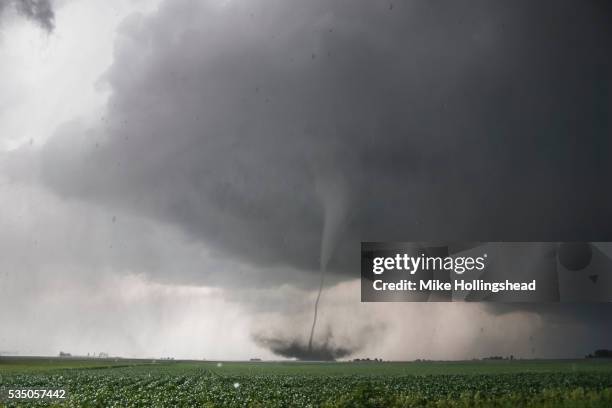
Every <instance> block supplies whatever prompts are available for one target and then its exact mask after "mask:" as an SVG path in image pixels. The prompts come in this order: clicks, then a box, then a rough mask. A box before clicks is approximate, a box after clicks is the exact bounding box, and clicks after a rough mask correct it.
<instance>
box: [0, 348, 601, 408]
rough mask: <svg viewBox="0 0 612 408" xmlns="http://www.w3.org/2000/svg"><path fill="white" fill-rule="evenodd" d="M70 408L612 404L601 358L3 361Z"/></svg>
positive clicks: (6, 369) (12, 384)
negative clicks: (58, 392) (60, 394)
mask: <svg viewBox="0 0 612 408" xmlns="http://www.w3.org/2000/svg"><path fill="white" fill-rule="evenodd" d="M1 387H4V388H5V389H6V388H58V387H63V388H66V389H67V390H68V391H69V396H68V399H67V400H65V401H62V402H58V401H44V402H38V403H34V402H32V401H28V402H24V403H21V405H19V404H16V403H14V402H11V403H7V402H6V401H5V402H4V405H2V403H0V406H32V405H35V406H72V407H80V406H85V407H109V406H115V407H176V406H185V407H190V406H204V407H217V406H219V407H223V406H233V407H287V406H297V407H301V406H311V407H316V406H323V407H472V406H476V407H489V406H494V407H522V406H525V407H611V406H612V362H611V361H606V360H557V361H534V360H531V361H516V360H515V361H469V362H402V363H400V362H398V363H393V362H389V363H372V362H368V363H365V362H362V363H297V362H252V363H251V362H196V361H192V362H190V361H163V362H162V361H160V362H152V361H151V360H123V359H119V360H114V359H106V360H100V359H95V360H94V359H92V360H87V359H72V358H70V359H57V358H6V357H5V358H0V388H1Z"/></svg>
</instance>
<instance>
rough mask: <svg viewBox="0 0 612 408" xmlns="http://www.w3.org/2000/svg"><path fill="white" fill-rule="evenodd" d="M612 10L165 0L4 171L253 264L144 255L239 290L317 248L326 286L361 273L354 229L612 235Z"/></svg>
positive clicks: (362, 232) (368, 236) (291, 266)
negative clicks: (87, 108) (75, 103)
mask: <svg viewBox="0 0 612 408" xmlns="http://www.w3.org/2000/svg"><path fill="white" fill-rule="evenodd" d="M24 4H26V3H24ZM37 4H38V3H37ZM51 16H52V14H51ZM611 19H612V12H611V10H610V6H609V5H608V3H607V2H604V1H595V0H593V1H569V0H563V1H541V2H537V3H534V2H531V1H515V2H512V3H510V2H491V1H485V0H474V1H470V2H463V3H461V4H459V3H457V2H432V1H421V0H415V1H410V2H402V3H397V2H394V3H385V2H370V1H365V0H357V1H348V0H331V1H323V0H314V1H309V2H300V1H297V0H295V1H287V0H266V1H264V0H255V1H248V2H247V1H228V2H220V1H203V2H193V1H187V0H176V1H165V2H163V3H162V4H161V6H160V8H159V10H157V11H156V12H155V13H152V14H149V15H137V14H136V15H132V16H130V17H129V18H127V19H126V20H125V21H124V22H123V23H122V25H121V28H120V31H119V33H118V37H117V40H116V42H115V51H114V60H113V63H112V65H111V66H110V68H109V69H108V71H107V72H106V74H105V75H104V77H103V78H101V79H100V83H101V84H103V85H106V86H108V89H109V91H110V96H109V99H108V103H107V105H106V108H105V110H104V111H103V112H101V113H100V115H99V117H97V118H96V120H94V121H74V122H72V123H67V124H65V125H64V126H62V127H61V128H59V129H57V130H56V132H55V134H54V135H53V136H52V137H51V138H50V139H49V140H48V142H47V143H46V144H45V145H44V146H42V147H41V148H40V149H36V151H35V152H29V150H28V151H27V152H25V150H26V149H22V151H17V152H14V153H11V154H10V158H9V160H7V162H6V163H5V165H4V167H5V168H4V170H3V171H5V172H6V173H7V174H9V176H10V177H11V178H15V179H19V178H20V177H21V178H24V177H25V176H24V175H23V173H24V171H23V170H22V169H23V168H24V166H25V167H27V168H28V169H29V170H30V169H33V170H32V173H33V174H34V175H33V176H32V177H33V178H34V179H35V180H36V182H38V183H39V184H40V185H42V186H43V187H44V188H45V189H49V190H50V191H52V192H53V194H56V195H57V196H59V197H62V198H63V199H67V200H75V201H77V202H80V203H86V204H92V205H95V206H101V207H103V208H104V209H105V211H107V212H108V213H109V214H113V216H114V215H115V214H116V216H117V218H118V219H123V217H127V218H129V217H132V216H136V215H137V216H138V217H144V218H146V219H150V220H155V221H156V222H160V223H163V225H166V226H171V227H169V228H172V231H179V232H177V234H184V236H185V237H187V238H185V241H187V242H191V243H195V244H194V247H198V246H202V247H205V248H207V251H208V250H209V251H211V253H214V254H215V256H218V257H225V258H226V259H230V260H232V262H238V263H240V264H241V265H248V267H249V268H250V269H249V270H250V271H251V272H250V275H249V279H244V278H243V276H242V275H239V274H236V273H232V271H231V270H224V273H225V275H224V276H223V277H220V276H219V274H218V273H214V272H212V271H214V268H206V267H202V268H198V267H197V261H198V260H199V259H200V258H198V257H197V256H196V255H194V254H195V253H196V252H197V251H195V250H194V252H191V250H190V249H189V248H191V247H189V248H188V249H182V250H178V251H179V253H180V254H181V255H184V256H185V257H190V256H192V255H193V259H195V261H194V260H187V261H186V260H184V259H183V260H181V263H180V266H184V267H176V268H171V267H168V269H164V268H163V267H161V268H158V267H155V266H151V267H150V269H151V272H149V273H150V274H153V275H154V276H156V277H160V278H163V279H165V280H175V281H180V282H183V281H185V280H187V281H190V282H198V283H202V284H210V285H213V286H219V287H223V288H227V289H229V290H237V289H244V288H247V287H251V286H266V287H274V286H281V285H287V284H288V285H294V286H305V287H307V288H310V289H312V288H316V286H317V283H318V279H317V278H318V276H317V273H318V271H319V267H320V265H321V263H322V259H325V262H327V261H329V263H328V265H327V271H328V273H329V279H328V282H329V284H330V285H331V284H335V283H338V282H339V281H344V280H349V279H355V278H358V277H359V266H358V265H359V242H360V241H378V240H379V241H409V240H414V241H496V240H499V241H523V240H530V241H574V240H580V241H606V240H611V239H612V217H611V215H612V214H611V211H612V210H611V209H612V206H611V204H612V192H611V190H610V189H609V188H608V187H607V184H608V179H609V174H610V171H611V170H612V168H611V167H612V162H611V161H610V160H609V157H610V153H611V147H612V146H611V145H610V143H611V142H610V130H611V128H610V119H609V117H610V113H611V112H610V97H611V92H612V90H611V88H610V84H611V82H610V75H611V73H612V61H611V58H612V57H611V55H612V53H610V44H611V42H612V37H611V30H612V24H611V23H612V21H611ZM50 21H52V20H50ZM51 27H52V26H51ZM24 163H25V164H24ZM28 174H30V173H28ZM330 217H331V218H333V219H334V220H335V221H333V222H332V224H333V228H327V229H326V228H325V227H326V222H330V221H329V220H330ZM328 226H329V224H328ZM325 231H327V232H325ZM181 237H183V235H181ZM173 242H174V241H173ZM181 242H183V241H181ZM322 242H327V243H328V245H324V244H322ZM196 244H197V245H196ZM322 249H323V250H322ZM137 258H138V256H136V255H134V256H127V255H126V256H125V260H123V258H122V262H123V261H125V262H126V263H129V265H130V266H131V267H133V268H136V267H135V266H134V264H138V262H137ZM144 263H145V265H144V266H143V265H141V266H142V269H149V266H148V263H147V262H144ZM151 263H154V262H151ZM169 263H170V262H169ZM169 269H172V272H171V273H170V272H167V271H168V270H169ZM279 307H280V306H279ZM448 307H449V308H451V307H454V306H448ZM482 309H485V307H482ZM535 309H536V310H532V309H530V308H529V309H526V310H525V311H524V313H526V314H528V316H529V318H533V319H535V320H537V313H541V314H542V315H543V316H547V319H555V318H560V317H565V318H567V319H568V321H569V322H571V324H574V323H575V322H576V321H578V320H577V319H579V318H580V317H581V316H584V315H585V314H589V313H590V314H591V315H592V316H595V317H593V319H594V320H593V326H592V327H604V326H599V325H600V324H602V322H604V320H605V319H607V318H605V317H603V316H605V313H606V310H607V308H606V307H605V306H593V307H592V309H589V310H590V311H588V310H586V308H585V309H584V310H583V309H580V310H578V309H577V308H572V307H567V308H556V306H552V307H550V308H546V309H543V308H539V309H538V307H535ZM553 309H554V310H553ZM604 309H606V310H604ZM608 309H609V308H608ZM532 312H533V315H532V314H530V313H532ZM574 312H575V313H574ZM489 313H490V314H492V315H494V316H501V315H505V316H506V315H511V317H513V318H514V317H516V315H515V314H514V313H517V312H516V308H511V309H509V310H506V309H504V308H498V307H497V306H491V310H489ZM521 316H522V315H521ZM521 316H519V317H521ZM534 316H535V317H534ZM488 317H489V315H488V314H487V318H488ZM518 320H520V319H519V318H517V321H518ZM607 321H608V320H605V322H607ZM406 327H410V326H409V325H407V326H406ZM602 330H604V329H602ZM526 331H527V330H525V332H526ZM255 332H256V334H257V333H259V330H258V329H256V330H255ZM336 335H337V334H336V333H334V336H336ZM601 335H602V337H601V338H603V339H610V338H611V337H612V334H610V332H609V330H608V331H607V332H605V333H601ZM275 336H276V335H275ZM300 336H301V334H300ZM606 336H607V337H606ZM325 337H326V334H325V333H323V334H321V339H323V340H321V341H323V342H324V339H325ZM260 338H265V337H260ZM297 338H298V340H294V337H292V336H291V335H286V333H285V332H283V333H282V334H281V335H279V336H276V337H273V339H274V341H270V340H268V345H269V346H270V345H271V347H272V348H273V349H275V350H280V351H278V352H279V353H280V354H283V352H282V350H281V349H283V347H285V348H287V347H289V348H292V347H293V348H295V347H294V346H295V345H297V346H298V348H299V347H303V343H300V342H301V341H302V337H299V336H298V337H297ZM279 339H280V340H279ZM284 339H286V341H285V340H284ZM542 341H543V340H542ZM279 342H282V344H281V343H279ZM321 344H323V343H321ZM325 344H328V343H325ZM329 344H331V345H332V346H333V347H335V349H337V350H341V352H340V353H339V354H338V356H339V355H341V354H343V353H344V351H345V350H349V349H351V350H352V348H349V347H347V346H343V345H342V344H332V343H329ZM585 344H586V343H585ZM359 347H362V346H359ZM359 347H357V348H356V349H359ZM364 347H365V346H364ZM423 347H426V345H424V346H423ZM568 347H571V345H569V346H568ZM294 354H295V353H294Z"/></svg>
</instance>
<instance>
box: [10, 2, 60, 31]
mask: <svg viewBox="0 0 612 408" xmlns="http://www.w3.org/2000/svg"><path fill="white" fill-rule="evenodd" d="M7 6H12V7H14V8H15V10H16V11H17V13H19V14H20V15H22V16H24V17H26V18H27V19H29V20H32V21H34V22H35V23H37V24H38V25H40V26H41V27H42V28H44V29H45V30H47V31H48V32H51V31H53V28H54V27H55V13H54V11H53V5H52V3H51V1H50V0H2V1H0V16H1V15H2V13H3V11H4V10H5V8H6V7H7Z"/></svg>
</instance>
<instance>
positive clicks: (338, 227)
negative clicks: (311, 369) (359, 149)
mask: <svg viewBox="0 0 612 408" xmlns="http://www.w3.org/2000/svg"><path fill="white" fill-rule="evenodd" d="M317 193H318V194H319V197H320V199H321V202H322V204H323V217H324V218H323V232H322V234H321V251H320V253H321V255H320V260H319V270H320V278H319V290H318V291H317V297H316V299H315V303H314V312H313V316H312V326H311V327H310V336H309V338H308V354H309V355H311V354H312V350H313V349H312V340H313V338H314V334H315V330H316V328H317V317H318V312H319V301H320V300H321V293H322V292H323V286H324V284H325V274H326V271H327V265H328V264H329V261H330V259H331V257H332V255H333V253H334V250H335V249H336V246H337V244H338V240H339V238H340V234H341V232H342V230H343V228H344V226H345V224H346V220H347V194H346V189H345V183H343V182H342V180H340V179H339V178H338V177H327V178H325V179H323V180H320V181H319V182H318V183H317Z"/></svg>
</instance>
